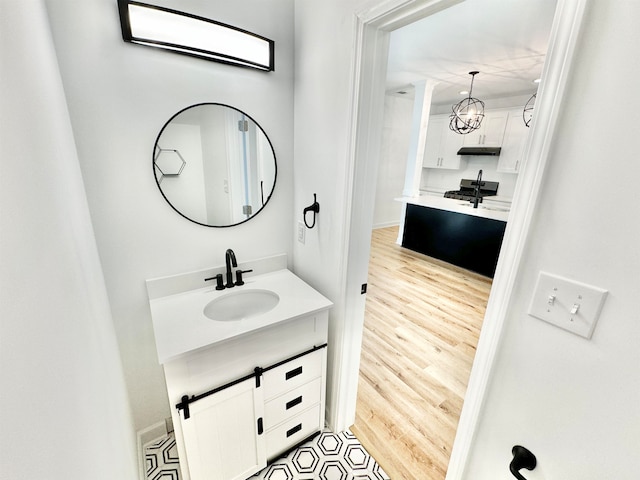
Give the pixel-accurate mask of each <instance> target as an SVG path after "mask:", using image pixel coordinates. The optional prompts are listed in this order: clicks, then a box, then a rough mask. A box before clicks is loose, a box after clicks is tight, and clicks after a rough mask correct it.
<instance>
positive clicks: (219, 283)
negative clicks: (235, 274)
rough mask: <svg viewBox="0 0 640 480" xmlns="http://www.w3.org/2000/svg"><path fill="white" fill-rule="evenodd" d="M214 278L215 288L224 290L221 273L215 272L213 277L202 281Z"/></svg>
mask: <svg viewBox="0 0 640 480" xmlns="http://www.w3.org/2000/svg"><path fill="white" fill-rule="evenodd" d="M214 278H215V279H216V290H224V280H223V277H222V274H221V273H219V274H217V275H216V276H215V277H210V278H205V279H204V281H205V282H208V281H209V280H213V279H214Z"/></svg>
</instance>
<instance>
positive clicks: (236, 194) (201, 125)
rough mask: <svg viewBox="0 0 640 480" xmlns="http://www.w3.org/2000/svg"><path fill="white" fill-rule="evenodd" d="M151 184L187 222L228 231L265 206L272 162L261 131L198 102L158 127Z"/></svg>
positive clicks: (236, 113) (226, 110) (231, 112)
mask: <svg viewBox="0 0 640 480" xmlns="http://www.w3.org/2000/svg"><path fill="white" fill-rule="evenodd" d="M153 170H154V175H155V178H156V183H157V184H158V187H159V188H160V191H161V192H162V195H163V196H164V198H165V199H166V200H167V202H169V205H171V206H172V207H173V208H174V210H176V211H177V212H178V213H179V214H180V215H182V216H183V217H185V218H187V219H188V220H191V221H192V222H195V223H198V224H200V225H206V226H209V227H229V226H232V225H237V224H239V223H242V222H245V221H247V220H249V219H250V218H251V217H253V216H254V215H256V214H258V212H260V211H261V210H262V208H263V207H264V206H265V205H266V204H267V202H268V201H269V199H270V198H271V194H272V193H273V189H274V187H275V182H276V173H277V168H276V158H275V153H274V150H273V146H272V145H271V142H270V141H269V138H268V137H267V135H266V134H265V132H264V130H262V128H261V127H260V125H258V124H257V123H256V122H255V121H254V120H253V119H252V118H251V117H250V116H249V115H247V114H246V113H244V112H242V111H241V110H238V109H237V108H234V107H231V106H229V105H223V104H219V103H201V104H197V105H192V106H190V107H187V108H185V109H184V110H181V111H180V112H178V113H177V114H175V115H174V116H173V117H172V118H170V119H169V121H168V122H167V123H166V124H165V125H164V127H162V130H160V133H159V134H158V138H157V139H156V143H155V147H154V152H153Z"/></svg>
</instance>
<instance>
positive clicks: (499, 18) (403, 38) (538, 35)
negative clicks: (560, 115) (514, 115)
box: [386, 0, 556, 104]
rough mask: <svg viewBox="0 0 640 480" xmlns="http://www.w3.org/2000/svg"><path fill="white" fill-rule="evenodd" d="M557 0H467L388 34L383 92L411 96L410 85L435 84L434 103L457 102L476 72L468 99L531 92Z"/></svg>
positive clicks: (540, 63)
mask: <svg viewBox="0 0 640 480" xmlns="http://www.w3.org/2000/svg"><path fill="white" fill-rule="evenodd" d="M555 8H556V0H467V1H464V2H462V3H460V4H457V5H454V6H453V7H450V8H447V9H446V10H443V11H441V12H439V13H436V14H435V15H432V16H429V17H427V18H424V19H422V20H419V21H417V22H415V23H412V24H410V25H407V26H406V27H403V28H400V29H398V30H395V31H393V32H392V33H391V38H390V44H389V63H388V67H387V86H386V88H387V92H388V93H390V94H398V92H401V91H405V92H407V94H408V95H411V94H412V93H413V84H414V83H415V82H418V81H422V80H425V79H432V80H435V81H438V82H439V83H438V84H437V85H436V87H435V89H434V93H433V103H434V104H445V103H450V104H453V103H456V102H458V101H459V100H460V99H461V98H463V96H464V95H461V94H460V93H459V92H460V91H461V90H468V89H469V85H470V82H471V76H470V75H469V72H470V71H474V70H475V71H479V72H480V73H479V74H478V75H476V77H475V80H474V84H473V96H474V97H476V98H480V99H481V100H484V99H489V98H498V97H506V96H514V95H527V94H528V95H530V94H532V93H534V92H535V91H536V88H537V85H536V84H534V83H533V80H534V79H536V78H539V77H540V76H541V74H542V67H543V64H544V59H545V54H546V50H547V44H548V37H549V32H550V30H551V23H552V21H553V15H554V12H555Z"/></svg>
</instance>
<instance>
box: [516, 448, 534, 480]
mask: <svg viewBox="0 0 640 480" xmlns="http://www.w3.org/2000/svg"><path fill="white" fill-rule="evenodd" d="M511 453H512V454H513V460H511V463H510V464H509V470H510V471H511V473H512V474H513V476H514V477H516V478H517V479H518V480H527V479H526V478H524V477H523V476H522V475H521V474H520V472H519V470H520V469H521V468H526V469H527V470H533V469H534V468H536V465H537V461H536V456H535V455H534V454H533V453H531V452H530V451H529V450H527V449H526V448H524V447H521V446H520V445H516V446H514V447H513V448H512V449H511Z"/></svg>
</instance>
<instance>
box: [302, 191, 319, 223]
mask: <svg viewBox="0 0 640 480" xmlns="http://www.w3.org/2000/svg"><path fill="white" fill-rule="evenodd" d="M319 211H320V204H319V203H318V202H317V201H316V194H315V193H314V194H313V203H312V204H311V205H309V206H308V207H307V208H305V209H304V210H303V211H302V218H303V219H304V224H305V225H306V226H307V228H313V227H315V226H316V214H317V213H318V212H319ZM307 212H313V221H312V222H311V225H309V224H308V223H307Z"/></svg>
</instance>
